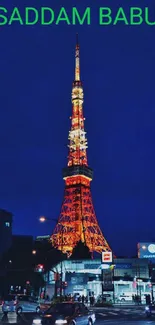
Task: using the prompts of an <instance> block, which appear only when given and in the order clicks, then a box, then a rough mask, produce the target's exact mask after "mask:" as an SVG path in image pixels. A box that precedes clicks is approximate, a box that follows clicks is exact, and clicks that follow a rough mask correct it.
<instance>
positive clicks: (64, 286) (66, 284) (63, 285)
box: [62, 281, 68, 289]
mask: <svg viewBox="0 0 155 325" xmlns="http://www.w3.org/2000/svg"><path fill="white" fill-rule="evenodd" d="M67 286H68V283H67V282H66V281H63V282H62V287H63V288H64V289H65V288H66V287H67Z"/></svg>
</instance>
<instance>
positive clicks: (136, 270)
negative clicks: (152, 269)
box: [47, 258, 152, 299]
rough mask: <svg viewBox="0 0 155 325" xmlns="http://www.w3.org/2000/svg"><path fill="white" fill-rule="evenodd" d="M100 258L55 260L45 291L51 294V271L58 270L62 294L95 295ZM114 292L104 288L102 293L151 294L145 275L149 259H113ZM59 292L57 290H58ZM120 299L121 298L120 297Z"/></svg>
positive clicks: (98, 289) (100, 274)
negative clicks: (59, 261)
mask: <svg viewBox="0 0 155 325" xmlns="http://www.w3.org/2000/svg"><path fill="white" fill-rule="evenodd" d="M102 265H103V264H101V259H94V260H92V259H91V260H65V261H63V262H62V263H59V264H58V265H57V266H56V267H54V268H53V269H52V271H50V275H49V283H48V285H47V290H48V294H49V295H51V296H53V295H54V287H55V274H56V273H59V274H60V273H61V270H62V281H63V283H65V289H64V292H63V293H65V294H73V295H74V294H76V293H79V294H80V295H82V294H84V295H85V296H86V295H88V296H89V295H91V294H92V293H93V294H94V296H95V298H97V297H99V296H100V295H101V294H102V293H103V291H102V284H103V282H104V280H103V270H102ZM113 265H114V268H113V278H112V281H113V283H114V292H112V291H111V290H109V291H105V290H104V294H107V293H109V294H111V296H113V293H114V294H115V297H116V299H117V298H119V297H120V296H121V295H123V294H125V295H129V296H130V297H132V295H133V294H137V295H140V296H141V297H142V298H144V296H145V294H150V295H152V287H151V282H150V275H149V261H148V260H147V259H137V258H121V259H119V258H118V259H114V261H113ZM58 293H59V290H58ZM122 299H123V298H122Z"/></svg>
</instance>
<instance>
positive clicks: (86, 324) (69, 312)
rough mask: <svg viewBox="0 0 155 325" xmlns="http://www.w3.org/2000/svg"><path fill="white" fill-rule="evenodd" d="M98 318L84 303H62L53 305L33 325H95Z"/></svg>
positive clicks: (34, 320)
mask: <svg viewBox="0 0 155 325" xmlns="http://www.w3.org/2000/svg"><path fill="white" fill-rule="evenodd" d="M95 320H96V317H95V314H94V312H93V311H91V310H89V309H88V308H87V307H86V306H85V305H84V304H83V303H78V302H62V303H57V304H55V305H52V306H51V307H50V308H49V309H48V310H47V311H45V312H44V314H43V315H40V318H35V319H33V323H32V324H33V325H47V324H48V325H56V324H57V325H75V324H76V325H93V324H94V323H95Z"/></svg>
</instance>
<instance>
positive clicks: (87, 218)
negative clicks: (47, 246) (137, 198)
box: [51, 37, 111, 255]
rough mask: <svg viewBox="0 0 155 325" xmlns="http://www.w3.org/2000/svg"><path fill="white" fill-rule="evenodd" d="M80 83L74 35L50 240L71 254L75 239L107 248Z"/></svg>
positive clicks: (94, 248)
mask: <svg viewBox="0 0 155 325" xmlns="http://www.w3.org/2000/svg"><path fill="white" fill-rule="evenodd" d="M84 120H85V118H84V116H83V86H82V82H81V80H80V55H79V43H78V37H77V42H76V51H75V80H74V82H73V86H72V117H71V130H70V131H69V155H68V167H67V168H64V169H63V179H64V180H65V191H64V200H63V203H62V208H61V213H60V216H59V219H58V223H57V225H56V227H55V229H54V232H53V235H52V236H51V241H52V243H53V246H54V247H56V248H58V249H59V250H62V251H63V252H64V253H67V254H68V255H71V253H72V250H73V248H74V247H75V246H76V244H77V242H79V241H82V242H83V243H85V244H86V245H87V246H88V248H89V250H90V251H91V252H94V251H95V252H99V253H101V252H102V251H111V249H110V247H109V245H108V243H107V242H106V240H105V238H104V237H103V234H102V232H101V229H100V227H99V225H98V222H97V219H96V215H95V211H94V207H93V202H92V196H91V191H90V182H91V180H92V177H93V171H92V169H91V168H90V167H88V162H87V139H86V132H85V130H84Z"/></svg>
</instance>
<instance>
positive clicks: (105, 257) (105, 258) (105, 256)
mask: <svg viewBox="0 0 155 325" xmlns="http://www.w3.org/2000/svg"><path fill="white" fill-rule="evenodd" d="M107 262H109V263H111V262H112V252H102V263H107Z"/></svg>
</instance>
